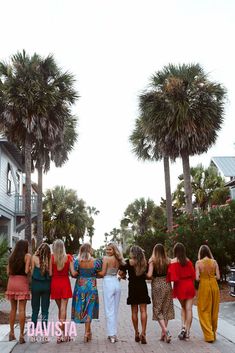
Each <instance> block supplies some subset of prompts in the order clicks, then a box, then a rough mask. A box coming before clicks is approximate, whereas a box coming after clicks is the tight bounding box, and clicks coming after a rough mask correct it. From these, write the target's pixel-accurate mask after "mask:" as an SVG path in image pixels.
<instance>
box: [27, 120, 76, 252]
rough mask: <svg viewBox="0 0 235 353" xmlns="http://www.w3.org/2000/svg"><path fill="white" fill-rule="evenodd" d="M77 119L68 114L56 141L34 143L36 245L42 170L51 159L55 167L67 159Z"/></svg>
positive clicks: (40, 231) (40, 238)
mask: <svg viewBox="0 0 235 353" xmlns="http://www.w3.org/2000/svg"><path fill="white" fill-rule="evenodd" d="M76 123H77V119H76V118H75V117H73V116H70V117H68V118H67V120H66V121H65V125H64V131H63V134H62V136H60V137H59V139H56V141H53V140H50V139H48V138H44V139H43V140H41V141H38V142H37V143H36V144H35V145H34V149H33V151H32V158H33V160H34V161H35V166H36V169H37V171H38V202H37V246H39V245H40V244H41V242H42V241H43V206H42V195H43V192H42V190H43V187H42V182H43V172H44V173H47V172H48V171H49V169H50V163H51V161H53V162H54V163H55V166H56V167H61V166H62V165H63V164H64V163H65V162H66V161H67V160H68V155H69V153H70V152H71V151H72V149H73V147H74V144H75V142H76V141H77V137H78V134H77V132H76Z"/></svg>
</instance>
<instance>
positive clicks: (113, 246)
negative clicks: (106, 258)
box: [107, 243, 125, 266]
mask: <svg viewBox="0 0 235 353" xmlns="http://www.w3.org/2000/svg"><path fill="white" fill-rule="evenodd" d="M107 247H109V248H111V249H112V250H113V256H114V257H115V259H116V260H117V262H118V264H119V266H120V265H124V264H125V261H124V258H123V256H122V254H121V251H120V250H119V249H118V247H117V245H116V244H114V243H109V244H108V245H107Z"/></svg>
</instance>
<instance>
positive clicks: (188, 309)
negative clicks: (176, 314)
mask: <svg viewBox="0 0 235 353" xmlns="http://www.w3.org/2000/svg"><path fill="white" fill-rule="evenodd" d="M173 251H174V259H172V260H171V264H170V265H169V266H168V272H167V281H168V282H174V287H173V297H174V298H177V299H178V300H179V302H180V304H181V319H182V329H181V332H180V333H179V335H178V337H179V339H180V340H184V339H186V340H187V339H189V334H190V328H191V324H192V318H193V313H192V305H193V298H194V297H195V288H194V280H195V270H194V267H193V264H192V262H191V261H190V260H189V259H188V258H187V257H186V250H185V247H184V245H183V244H182V243H176V244H175V246H174V250H173Z"/></svg>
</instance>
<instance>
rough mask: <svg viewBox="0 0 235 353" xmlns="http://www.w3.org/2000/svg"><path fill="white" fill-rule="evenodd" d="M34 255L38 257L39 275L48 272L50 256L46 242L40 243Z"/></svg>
mask: <svg viewBox="0 0 235 353" xmlns="http://www.w3.org/2000/svg"><path fill="white" fill-rule="evenodd" d="M34 255H35V256H38V258H39V267H40V272H41V275H42V276H44V275H45V273H46V272H49V263H50V258H51V248H50V246H49V245H48V244H47V243H42V244H41V245H40V246H39V248H38V249H37V250H36V252H35V254H34Z"/></svg>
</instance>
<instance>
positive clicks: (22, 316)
mask: <svg viewBox="0 0 235 353" xmlns="http://www.w3.org/2000/svg"><path fill="white" fill-rule="evenodd" d="M26 302H27V300H19V322H20V339H22V338H24V325H25V307H26Z"/></svg>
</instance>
